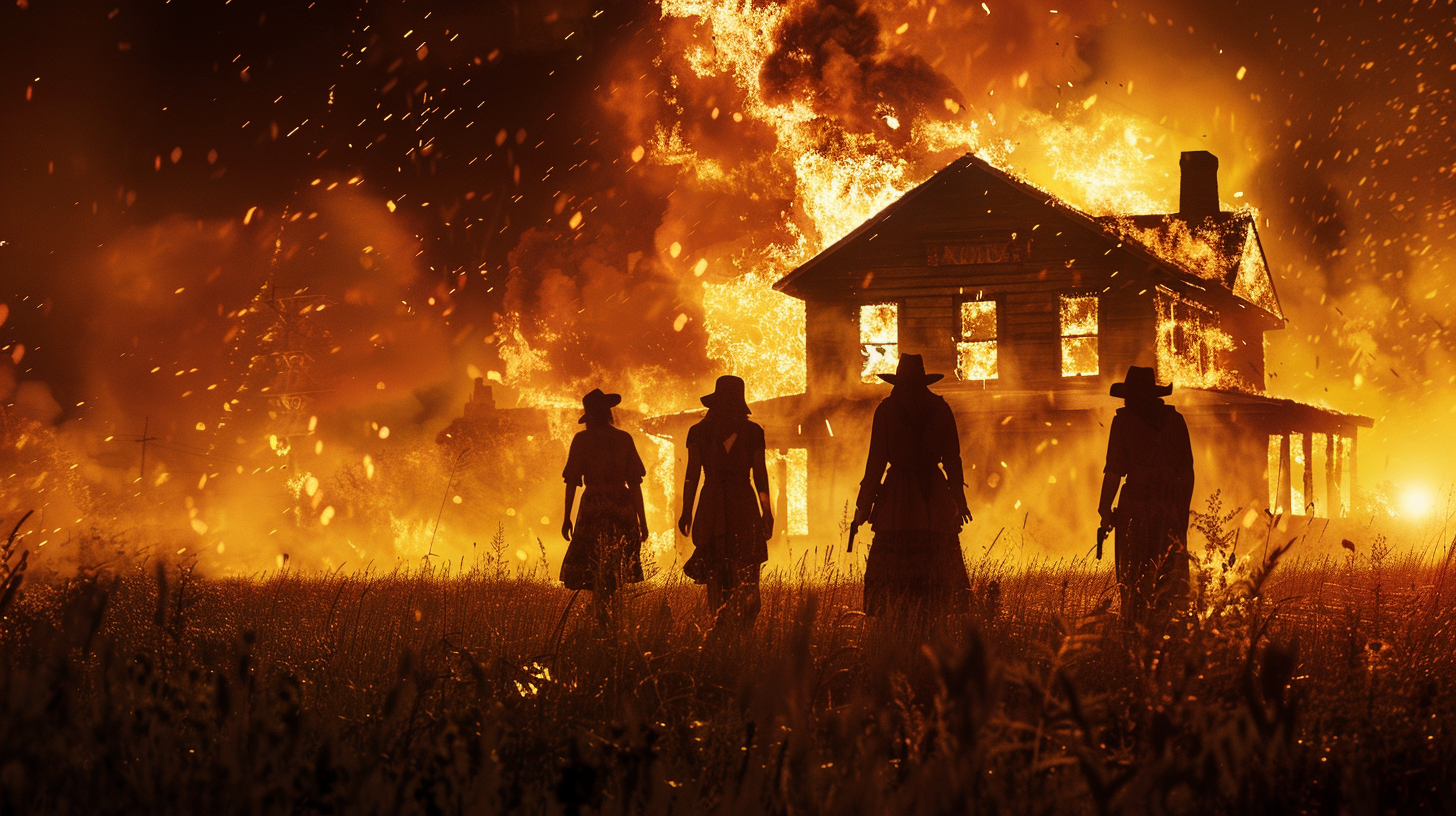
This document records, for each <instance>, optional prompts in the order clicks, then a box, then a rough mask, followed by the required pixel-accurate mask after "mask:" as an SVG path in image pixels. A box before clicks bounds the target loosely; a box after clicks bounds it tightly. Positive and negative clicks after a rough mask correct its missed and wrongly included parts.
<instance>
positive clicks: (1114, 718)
mask: <svg viewBox="0 0 1456 816" xmlns="http://www.w3.org/2000/svg"><path fill="white" fill-rule="evenodd" d="M1215 539H1217V536H1215ZM17 560H18V555H16V554H15V553H10V555H9V558H8V559H7V561H6V563H7V564H10V565H14V564H15V563H16V561H17ZM466 567H467V568H466V569H465V570H464V571H463V572H459V571H458V566H457V571H449V570H445V569H436V570H428V569H425V570H415V571H395V572H389V573H380V574H338V575H301V574H293V573H291V572H289V571H287V570H285V571H283V572H281V573H279V574H276V575H273V576H270V577H267V578H266V579H265V580H258V581H247V580H203V579H200V578H196V577H194V576H192V575H190V574H189V573H188V571H187V570H186V569H185V568H183V567H178V566H175V565H173V566H161V567H158V566H157V565H156V564H155V563H152V564H143V565H136V566H132V567H127V568H124V569H122V570H120V571H119V572H117V573H107V574H91V575H81V576H76V577H72V578H69V579H64V580H63V579H59V578H50V579H45V580H39V579H37V580H27V582H26V583H25V584H24V585H23V586H22V588H21V590H20V592H19V593H18V594H17V595H16V596H15V597H14V598H12V599H11V600H9V601H8V602H7V603H8V606H7V608H6V609H5V610H4V612H5V618H4V621H3V640H0V649H3V652H4V654H3V662H0V705H3V717H0V729H3V730H0V808H3V809H4V810H5V811H6V812H10V813H32V814H43V813H80V812H85V813H140V812H148V813H185V814H196V813H239V814H243V813H247V814H261V813H423V814H436V813H495V812H507V811H510V812H521V813H553V814H554V813H565V814H577V813H608V814H616V813H643V814H647V813H764V812H771V813H784V814H789V813H795V814H797V813H895V814H899V813H966V812H981V811H986V812H1011V813H1068V812H1071V813H1158V812H1173V813H1179V812H1215V813H1218V812H1222V813H1290V812H1320V813H1412V812H1450V811H1452V810H1456V777H1453V776H1452V775H1451V773H1450V769H1451V768H1453V767H1456V733H1453V723H1456V720H1453V716H1456V695H1453V682H1452V676H1453V669H1456V636H1453V631H1456V630H1453V627H1452V624H1453V621H1456V612H1453V601H1456V587H1453V586H1452V584H1453V578H1456V575H1453V574H1452V570H1451V565H1450V564H1449V555H1448V554H1444V553H1443V554H1442V556H1441V557H1435V558H1425V559H1415V558H1411V559H1407V560H1398V559H1394V558H1392V557H1391V556H1390V555H1389V554H1388V553H1384V552H1382V549H1381V547H1380V546H1373V545H1371V544H1369V543H1364V544H1361V552H1360V553H1358V554H1353V555H1349V556H1348V557H1345V558H1343V559H1325V560H1318V561H1297V560H1294V559H1292V558H1290V557H1289V556H1285V557H1284V558H1283V559H1282V563H1278V564H1277V566H1275V567H1274V568H1273V569H1272V572H1270V571H1269V570H1268V569H1267V568H1266V567H1265V565H1264V564H1262V563H1254V564H1250V563H1248V562H1247V561H1235V563H1234V564H1233V565H1232V566H1230V565H1229V558H1228V553H1227V551H1226V550H1224V549H1222V548H1221V545H1220V544H1219V542H1218V541H1217V540H1215V541H1214V545H1213V547H1212V548H1211V550H1210V551H1209V553H1208V555H1207V556H1206V557H1205V558H1203V559H1201V560H1200V564H1199V570H1198V577H1199V581H1198V584H1199V585H1200V586H1201V587H1202V589H1201V591H1200V592H1199V593H1198V597H1197V599H1196V601H1195V604H1194V610H1193V614H1192V615H1190V618H1189V621H1188V623H1187V626H1186V633H1185V636H1184V637H1182V638H1174V639H1171V640H1168V641H1166V642H1163V641H1160V642H1157V643H1154V644H1151V645H1150V644H1148V643H1147V642H1146V640H1145V639H1144V638H1140V637H1138V636H1136V635H1128V634H1126V633H1124V632H1123V631H1122V630H1121V628H1120V627H1119V626H1118V625H1117V623H1116V621H1115V618H1113V617H1112V616H1111V615H1109V614H1108V613H1107V608H1106V603H1107V601H1108V600H1109V599H1111V598H1112V597H1113V592H1112V591H1111V579H1110V576H1109V575H1108V573H1107V571H1106V568H1105V566H1104V565H1102V564H1099V563H1098V562H1085V561H1070V562H1068V561H1062V562H1045V563H1036V564H1031V565H1020V566H1013V565H1011V564H1007V563H994V562H979V563H975V564H973V565H972V572H973V583H974V584H975V587H976V590H977V598H976V602H975V604H974V609H973V610H972V612H971V613H970V614H967V615H964V616H959V617H958V618H957V619H954V620H952V621H950V622H948V623H947V624H946V625H945V626H942V627H938V628H937V629H936V630H935V631H932V632H928V633H926V632H923V631H921V630H920V629H918V628H916V627H913V626H910V625H907V624H904V623H895V622H883V621H873V620H867V619H866V618H864V617H863V616H862V615H860V614H859V613H858V612H857V611H855V610H856V609H857V608H858V606H859V598H860V586H859V584H858V582H857V580H856V579H855V577H854V576H853V575H845V574H839V573H835V572H834V571H832V570H826V569H822V568H821V569H810V568H809V567H808V566H807V565H806V566H805V568H804V569H802V570H800V571H798V572H796V573H793V574H785V573H779V574H777V575H776V576H775V577H774V578H773V579H772V580H770V581H769V582H768V583H766V584H765V586H764V603H763V612H762V615H761V617H760V618H759V621H758V623H757V626H756V627H755V629H754V630H753V631H752V632H751V633H748V634H746V635H743V636H738V635H733V634H726V633H723V632H713V631H711V620H710V617H709V616H708V614H707V611H706V609H705V608H704V599H703V593H702V590H701V588H698V587H694V586H692V585H690V584H684V583H681V581H680V580H673V579H671V578H670V576H669V575H668V574H667V573H666V572H665V573H664V574H663V575H659V576H658V577H657V578H656V579H654V580H652V581H649V582H648V583H647V584H644V585H641V586H639V587H637V588H636V590H635V591H634V592H633V594H632V596H631V597H630V598H629V599H628V600H627V602H626V604H625V608H624V609H623V610H622V612H621V614H620V618H619V620H618V621H617V623H616V625H615V626H613V627H610V628H602V627H600V626H598V625H597V624H596V623H595V622H594V621H593V619H592V617H591V615H590V614H589V613H588V611H587V608H586V607H587V605H586V603H585V597H583V598H581V599H578V600H577V601H576V603H575V604H574V605H572V604H571V599H572V595H571V593H569V592H567V591H566V590H563V589H560V588H557V587H556V586H554V585H553V584H551V583H550V582H548V581H546V580H545V576H544V575H542V574H540V573H539V572H538V573H537V574H535V575H527V574H523V573H521V572H520V571H518V570H516V569H513V568H508V567H507V566H506V565H505V564H504V563H502V562H489V561H486V562H478V563H477V564H475V565H474V566H473V567H472V566H469V565H466ZM568 606H570V611H569V612H568V611H567V609H568ZM1113 606H1114V608H1115V603H1114V604H1113Z"/></svg>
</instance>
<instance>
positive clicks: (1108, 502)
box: [1097, 417, 1127, 529]
mask: <svg viewBox="0 0 1456 816" xmlns="http://www.w3.org/2000/svg"><path fill="white" fill-rule="evenodd" d="M1120 419H1121V418H1120V417H1113V418H1112V428H1111V430H1109V431H1108V432H1107V466H1106V467H1104V468H1103V470H1102V495H1101V496H1100V497H1098V499H1097V515H1098V516H1099V517H1100V518H1101V519H1102V527H1103V528H1104V529H1111V528H1112V527H1113V526H1115V525H1114V524H1113V520H1114V519H1113V513H1112V502H1113V500H1114V499H1116V498H1117V491H1118V489H1119V488H1120V487H1121V486H1122V477H1123V476H1125V475H1127V463H1126V462H1125V461H1123V459H1124V457H1123V453H1122V434H1123V430H1122V423H1121V422H1120Z"/></svg>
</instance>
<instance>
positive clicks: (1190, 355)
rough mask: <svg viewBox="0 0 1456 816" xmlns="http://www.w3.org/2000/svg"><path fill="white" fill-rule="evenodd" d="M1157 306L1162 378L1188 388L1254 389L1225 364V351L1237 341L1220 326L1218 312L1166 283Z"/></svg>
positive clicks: (1160, 377)
mask: <svg viewBox="0 0 1456 816" xmlns="http://www.w3.org/2000/svg"><path fill="white" fill-rule="evenodd" d="M1155 306H1156V309H1157V314H1158V338H1157V363H1158V366H1157V368H1158V379H1159V380H1160V381H1162V382H1165V383H1172V384H1174V385H1179V386H1183V387H1185V388H1211V389H1232V388H1238V389H1244V390H1254V389H1249V387H1248V386H1249V384H1248V383H1245V382H1243V381H1241V380H1240V379H1239V378H1238V377H1237V376H1236V375H1235V374H1234V373H1233V372H1231V371H1229V370H1228V367H1227V366H1226V365H1225V360H1224V356H1225V353H1226V352H1228V351H1232V350H1233V348H1234V341H1233V338H1232V337H1230V336H1229V335H1228V333H1227V332H1225V331H1224V330H1223V329H1221V328H1219V326H1218V318H1217V316H1216V315H1214V314H1213V313H1212V312H1209V311H1208V310H1206V309H1204V308H1203V307H1201V306H1199V305H1198V304H1196V303H1193V302H1192V301H1189V300H1185V299H1183V298H1181V297H1179V296H1178V295H1177V294H1175V293H1174V292H1172V291H1171V290H1169V289H1167V288H1165V287H1162V286H1160V287H1158V290H1157V296H1156V298H1155ZM1257 390H1262V389H1257Z"/></svg>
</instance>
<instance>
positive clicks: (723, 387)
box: [701, 374, 753, 414]
mask: <svg viewBox="0 0 1456 816" xmlns="http://www.w3.org/2000/svg"><path fill="white" fill-rule="evenodd" d="M701 402H702V403H703V405H705V406H707V407H709V408H722V409H724V410H730V411H731V410H741V411H742V412H743V413H745V414H751V413H753V411H750V410H749V408H748V400H747V399H746V398H744V396H743V379H742V378H741V377H735V376H733V375H732V374H724V375H723V376H721V377H719V378H718V381H717V382H716V383H714V384H713V393H711V394H708V395H707V396H705V397H703V398H702V400H701Z"/></svg>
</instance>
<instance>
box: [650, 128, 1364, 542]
mask: <svg viewBox="0 0 1456 816" xmlns="http://www.w3.org/2000/svg"><path fill="white" fill-rule="evenodd" d="M1180 164H1181V172H1182V176H1181V186H1180V206H1179V212H1177V213H1173V214H1168V215H1143V216H1130V217H1105V218H1097V217H1092V216H1089V215H1088V214H1086V213H1084V212H1083V211H1081V210H1079V209H1077V208H1075V207H1072V206H1070V205H1068V204H1067V203H1065V202H1063V201H1061V200H1060V199H1058V198H1057V197H1055V196H1053V195H1051V194H1049V193H1047V192H1045V191H1043V190H1040V189H1038V188H1036V187H1034V186H1032V185H1030V184H1028V183H1026V182H1024V181H1022V180H1020V179H1018V178H1016V177H1014V176H1012V175H1010V174H1008V173H1006V172H1004V171H1001V170H999V169H997V168H995V167H993V166H991V165H990V164H988V163H987V162H985V161H984V160H982V159H980V158H978V157H976V156H974V155H969V154H968V155H965V156H963V157H961V158H959V159H957V160H956V161H955V162H953V163H951V164H950V165H949V166H948V167H946V168H945V169H943V170H941V171H940V172H938V173H936V174H935V175H934V176H932V177H931V178H930V179H928V180H927V181H925V182H924V183H923V184H921V185H920V186H918V187H916V188H914V189H913V190H910V191H909V192H907V193H906V194H905V195H904V196H902V197H901V198H900V199H899V200H898V201H896V202H895V203H893V204H891V205H890V206H888V207H886V208H885V209H884V210H882V211H881V212H879V213H878V214H876V215H875V216H873V217H872V218H870V219H869V220H868V221H866V222H865V223H864V224H862V225H861V226H860V227H859V228H857V229H855V230H854V231H853V232H851V233H850V234H848V235H846V236H845V237H844V238H842V239H841V240H839V241H838V242H836V243H835V244H834V245H833V246H830V247H829V248H827V249H825V250H824V251H823V252H821V253H819V254H818V255H817V256H815V257H814V258H813V259H811V260H810V261H808V262H807V263H805V264H804V265H802V266H800V267H799V268H797V269H795V270H794V271H793V272H791V273H790V274H788V275H786V276H785V277H784V278H783V279H782V280H780V281H779V282H778V283H777V284H776V285H775V288H777V289H778V290H780V291H782V292H785V293H787V294H789V295H792V296H793V297H796V298H799V299H801V300H803V301H804V304H805V309H806V343H807V348H806V354H807V356H806V363H807V375H808V382H807V389H806V391H805V393H803V394H796V395H792V396H786V397H781V398H778V399H773V400H767V401H764V402H760V403H755V404H754V405H752V406H751V407H752V409H753V418H754V419H755V421H757V422H759V423H760V424H761V425H763V426H764V429H765V431H766V433H767V439H768V445H769V447H770V448H774V449H775V450H776V454H775V455H774V459H775V461H776V462H777V464H778V467H777V470H778V472H779V479H778V480H777V483H778V484H780V485H785V484H786V485H788V488H787V489H785V490H780V491H779V492H780V494H781V498H780V499H779V503H780V505H781V508H782V511H781V513H782V515H781V518H784V519H785V520H786V521H787V528H788V532H789V533H790V534H791V535H803V534H815V535H817V534H820V533H824V534H829V533H831V532H832V531H834V530H836V529H837V528H838V527H840V526H841V523H842V519H843V517H844V512H845V504H846V502H849V501H852V499H853V496H854V494H855V488H856V486H857V484H858V482H859V480H860V477H861V475H862V472H863V467H864V457H865V452H866V448H867V444H868V429H869V422H870V417H871V415H872V412H873V410H874V407H875V405H876V404H877V403H878V401H879V400H880V399H882V398H883V397H884V396H885V395H886V394H887V393H888V392H889V386H888V385H887V384H885V383H883V382H882V381H881V380H880V379H879V378H878V376H876V375H877V374H878V373H880V372H885V371H893V370H894V367H895V364H896V362H897V360H898V357H899V354H900V352H902V351H904V352H910V353H920V354H923V355H924V357H925V364H926V368H927V369H928V370H930V371H934V372H943V373H944V374H945V375H946V377H945V379H944V380H942V381H941V382H940V383H938V384H936V385H935V386H932V388H933V390H935V391H936V392H937V393H939V394H941V395H942V396H944V397H945V398H946V400H947V401H948V402H949V403H950V405H951V407H952V408H953V409H954V410H955V413H956V416H957V420H958V424H959V427H960V433H961V444H962V448H963V455H964V458H965V465H966V480H967V483H968V497H969V498H970V501H971V507H972V511H973V512H976V510H977V508H978V507H984V506H987V505H995V504H997V503H1000V504H1002V505H1006V506H1010V505H1011V503H1012V502H1013V501H1015V502H1016V504H1015V506H1016V507H1017V508H1020V507H1021V501H1022V498H1024V499H1025V501H1026V502H1027V504H1028V507H1034V508H1036V509H1037V510H1038V511H1039V512H1041V513H1048V514H1055V513H1058V512H1072V510H1073V509H1075V510H1076V512H1078V513H1083V515H1084V517H1085V516H1086V515H1091V514H1092V513H1094V512H1095V504H1096V490H1097V485H1098V484H1099V483H1100V479H1101V468H1102V461H1103V460H1102V456H1103V453H1104V451H1105V446H1106V439H1107V425H1108V424H1109V422H1110V420H1111V416H1112V413H1113V412H1114V411H1115V410H1116V409H1117V408H1118V407H1120V405H1121V401H1120V400H1115V399H1113V398H1111V397H1110V396H1108V387H1109V386H1110V384H1111V383H1113V382H1115V381H1118V380H1120V379H1122V377H1123V375H1124V374H1125V373H1126V371H1127V368H1128V366H1130V365H1145V366H1153V367H1154V368H1155V370H1156V371H1157V376H1158V378H1159V380H1160V381H1162V382H1165V383H1166V382H1171V383H1173V384H1174V386H1175V388H1174V392H1173V395H1172V397H1170V398H1169V401H1170V402H1172V403H1173V404H1175V405H1176V406H1178V408H1179V410H1180V411H1181V412H1182V413H1183V414H1184V416H1185V417H1186V418H1187V420H1188V424H1189V428H1190V432H1191V434H1192V439H1193V445H1194V450H1195V456H1196V458H1197V473H1198V486H1197V490H1198V495H1206V494H1207V493H1211V492H1212V491H1213V490H1214V489H1216V488H1219V489H1222V490H1223V493H1224V497H1225V499H1226V501H1225V506H1226V507H1227V506H1235V505H1237V506H1240V507H1244V508H1251V509H1253V508H1256V509H1263V508H1269V509H1272V510H1274V511H1275V512H1280V511H1283V512H1288V513H1293V514H1296V515H1300V514H1303V515H1319V516H1326V517H1338V516H1342V515H1344V514H1346V513H1347V512H1348V511H1349V508H1350V507H1351V504H1352V502H1354V501H1355V496H1356V491H1357V467H1356V465H1357V449H1356V439H1357V433H1358V429H1359V428H1360V427H1370V425H1371V422H1370V420H1369V419H1367V418H1364V417H1360V416H1354V415H1350V414H1344V413H1339V412H1337V411H1332V410H1329V409H1327V408H1321V407H1317V406H1313V405H1306V404H1302V403H1299V402H1294V401H1291V400H1285V399H1276V398H1273V397H1270V396H1267V395H1266V394H1265V393H1264V386H1265V360H1264V333H1265V332H1268V331H1273V330H1277V329H1281V328H1284V326H1285V323H1286V320H1285V317H1284V315H1283V313H1282V311H1281V309H1280V306H1279V300H1278V297H1277V294H1276V290H1275V287H1274V281H1273V279H1272V276H1271V274H1270V271H1269V267H1268V264H1267V262H1266V260H1265V257H1264V252H1263V248H1262V246H1261V244H1260V242H1259V236H1258V229H1257V225H1256V224H1255V222H1254V218H1253V216H1252V214H1251V213H1249V212H1227V211H1223V210H1221V208H1220V207H1219V203H1218V188H1217V168H1218V161H1217V159H1216V158H1215V157H1214V156H1213V155H1212V154H1210V153H1207V152H1194V153H1184V154H1183V156H1182V160H1181V163H1180ZM747 376H749V377H751V376H752V373H751V372H750V373H748V374H747ZM693 418H694V417H691V416H686V415H683V416H679V417H677V418H675V419H674V418H662V419H661V420H660V421H658V422H657V423H655V425H654V428H653V429H654V430H655V432H658V433H663V434H667V435H670V436H673V437H675V438H676V439H678V440H681V439H682V438H683V437H682V434H681V431H682V430H683V429H684V428H685V426H686V424H687V422H688V421H689V420H691V419H693ZM679 444H680V441H679ZM796 469H802V470H803V473H802V474H796V473H794V472H793V471H795V470H796ZM796 477H797V478H796ZM796 482H797V483H798V484H795V483H796ZM1084 505H1086V506H1085V507H1084ZM1058 508H1061V509H1060V510H1059V509H1058ZM1084 511H1085V512H1084Z"/></svg>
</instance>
